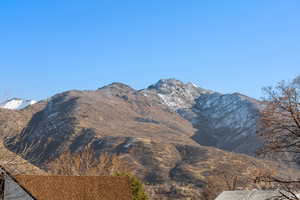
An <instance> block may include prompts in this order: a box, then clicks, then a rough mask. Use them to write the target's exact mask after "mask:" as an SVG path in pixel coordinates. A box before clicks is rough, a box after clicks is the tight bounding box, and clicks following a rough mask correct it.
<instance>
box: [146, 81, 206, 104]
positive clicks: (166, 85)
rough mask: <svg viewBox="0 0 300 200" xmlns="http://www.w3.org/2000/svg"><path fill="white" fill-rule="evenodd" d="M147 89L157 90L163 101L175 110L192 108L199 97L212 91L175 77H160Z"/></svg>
mask: <svg viewBox="0 0 300 200" xmlns="http://www.w3.org/2000/svg"><path fill="white" fill-rule="evenodd" d="M146 90H147V91H148V92H150V91H152V92H155V93H156V94H157V95H158V97H159V98H160V99H161V100H162V102H163V103H164V104H166V105H167V106H169V107H170V108H171V109H173V110H177V109H180V108H190V107H191V106H192V105H193V104H194V103H195V99H197V97H199V96H200V95H201V94H204V93H209V92H210V91H209V90H205V89H202V88H200V87H198V86H197V85H196V84H193V83H183V82H182V81H180V80H177V79H174V78H170V79H160V80H159V81H158V82H157V83H155V84H153V85H150V86H149V87H148V88H147V89H146Z"/></svg>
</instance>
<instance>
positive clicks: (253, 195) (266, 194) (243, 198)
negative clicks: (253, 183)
mask: <svg viewBox="0 0 300 200" xmlns="http://www.w3.org/2000/svg"><path fill="white" fill-rule="evenodd" d="M278 196H280V193H279V191H276V190H273V191H272V190H236V191H224V192H222V193H221V194H220V195H219V196H218V197H217V198H216V199H215V200H271V199H272V200H273V199H276V197H278Z"/></svg>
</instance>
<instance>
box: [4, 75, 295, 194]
mask: <svg viewBox="0 0 300 200" xmlns="http://www.w3.org/2000/svg"><path fill="white" fill-rule="evenodd" d="M261 109H262V106H261V103H260V102H259V101H258V100H256V99H253V98H250V97H247V96H245V95H242V94H239V93H233V94H221V93H218V92H215V91H211V90H207V89H203V88H201V87H198V86H197V85H195V84H192V83H183V82H181V81H179V80H176V79H162V80H159V81H158V82H157V83H155V84H153V85H150V86H149V87H147V88H145V89H142V90H135V89H133V88H131V87H130V86H128V85H125V84H122V83H112V84H109V85H106V86H104V87H101V88H98V89H97V90H89V91H79V90H72V91H67V92H63V93H60V94H57V95H54V96H53V97H51V98H49V99H47V100H44V101H39V102H37V103H35V104H32V105H30V106H27V107H26V108H24V109H21V110H7V109H0V122H1V124H0V132H1V139H2V141H4V144H5V147H6V148H7V149H9V150H10V151H12V152H15V153H16V154H18V155H20V156H22V157H23V158H24V159H25V160H26V161H28V162H30V163H31V164H33V165H34V166H37V167H39V168H40V169H43V170H45V171H47V172H48V173H58V174H77V175H82V174H84V175H86V174H93V175H95V174H113V173H115V172H120V171H127V172H131V173H134V174H135V175H137V176H139V177H140V178H141V179H142V180H143V181H144V182H145V183H147V185H148V188H149V191H150V193H151V192H152V193H153V199H187V198H191V199H200V198H201V191H202V190H203V188H204V186H205V185H206V183H207V180H208V179H207V178H208V177H219V178H220V173H221V174H227V175H229V174H230V176H236V177H238V180H239V184H240V185H243V184H244V183H245V182H248V183H249V185H250V186H252V187H254V185H253V182H251V180H252V179H251V178H253V175H254V174H255V173H257V172H258V171H265V170H267V171H272V172H274V171H275V172H276V173H278V174H279V175H281V176H290V175H291V174H292V175H293V176H295V175H297V173H298V172H295V171H293V170H292V169H288V168H287V167H286V166H283V165H280V164H277V163H275V162H273V161H266V160H262V159H258V158H254V157H253V156H254V155H255V152H256V150H257V149H258V148H259V147H260V146H261V145H262V141H261V139H260V138H259V137H258V136H257V132H258V130H259V120H260V110H261ZM219 181H222V180H219ZM223 181H224V180H223Z"/></svg>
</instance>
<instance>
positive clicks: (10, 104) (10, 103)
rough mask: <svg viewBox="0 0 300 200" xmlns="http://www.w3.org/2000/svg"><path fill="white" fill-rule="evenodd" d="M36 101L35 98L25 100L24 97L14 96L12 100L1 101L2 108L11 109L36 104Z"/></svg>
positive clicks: (0, 106) (19, 108)
mask: <svg viewBox="0 0 300 200" xmlns="http://www.w3.org/2000/svg"><path fill="white" fill-rule="evenodd" d="M35 103H36V101H34V100H24V99H18V98H13V99H10V100H7V101H5V102H3V103H0V108H5V109H10V110H21V109H23V108H25V107H27V106H29V105H33V104H35Z"/></svg>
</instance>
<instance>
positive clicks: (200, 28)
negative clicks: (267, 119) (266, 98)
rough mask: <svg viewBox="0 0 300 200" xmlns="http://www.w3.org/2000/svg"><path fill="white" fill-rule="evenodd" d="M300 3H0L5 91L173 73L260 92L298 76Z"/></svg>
mask: <svg viewBox="0 0 300 200" xmlns="http://www.w3.org/2000/svg"><path fill="white" fill-rule="evenodd" d="M299 10H300V1H299V0H289V1H274V0H251V1H241V0H230V1H227V0H218V1H208V0H207V1H204V0H203V1H202V0H188V1H182V0H148V1H141V0H86V1H82V0H63V1H62V0H51V1H41V0H18V1H16V0H2V1H0V97H1V98H2V99H3V98H7V97H14V96H16V97H21V98H29V99H37V100H39V99H43V98H46V97H49V96H52V95H54V94H55V93H58V92H62V91H65V90H70V89H96V88H98V87H101V86H103V85H105V84H108V83H111V82H114V81H119V82H124V83H126V84H129V85H131V86H132V87H134V88H136V89H141V88H144V87H146V86H148V85H150V84H152V83H155V82H156V81H157V80H158V79H160V78H168V77H171V78H177V79H180V80H182V81H190V82H194V83H196V84H198V85H199V86H201V87H204V88H208V89H212V90H216V91H220V92H224V93H230V92H241V93H244V94H246V95H249V96H252V97H260V96H261V87H263V86H268V85H272V84H274V83H276V82H277V81H279V80H282V79H285V80H289V79H292V78H293V77H295V76H296V75H298V74H300V56H299V53H300V37H299V35H300V20H299V19H300V12H299ZM1 98H0V99H1Z"/></svg>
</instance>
